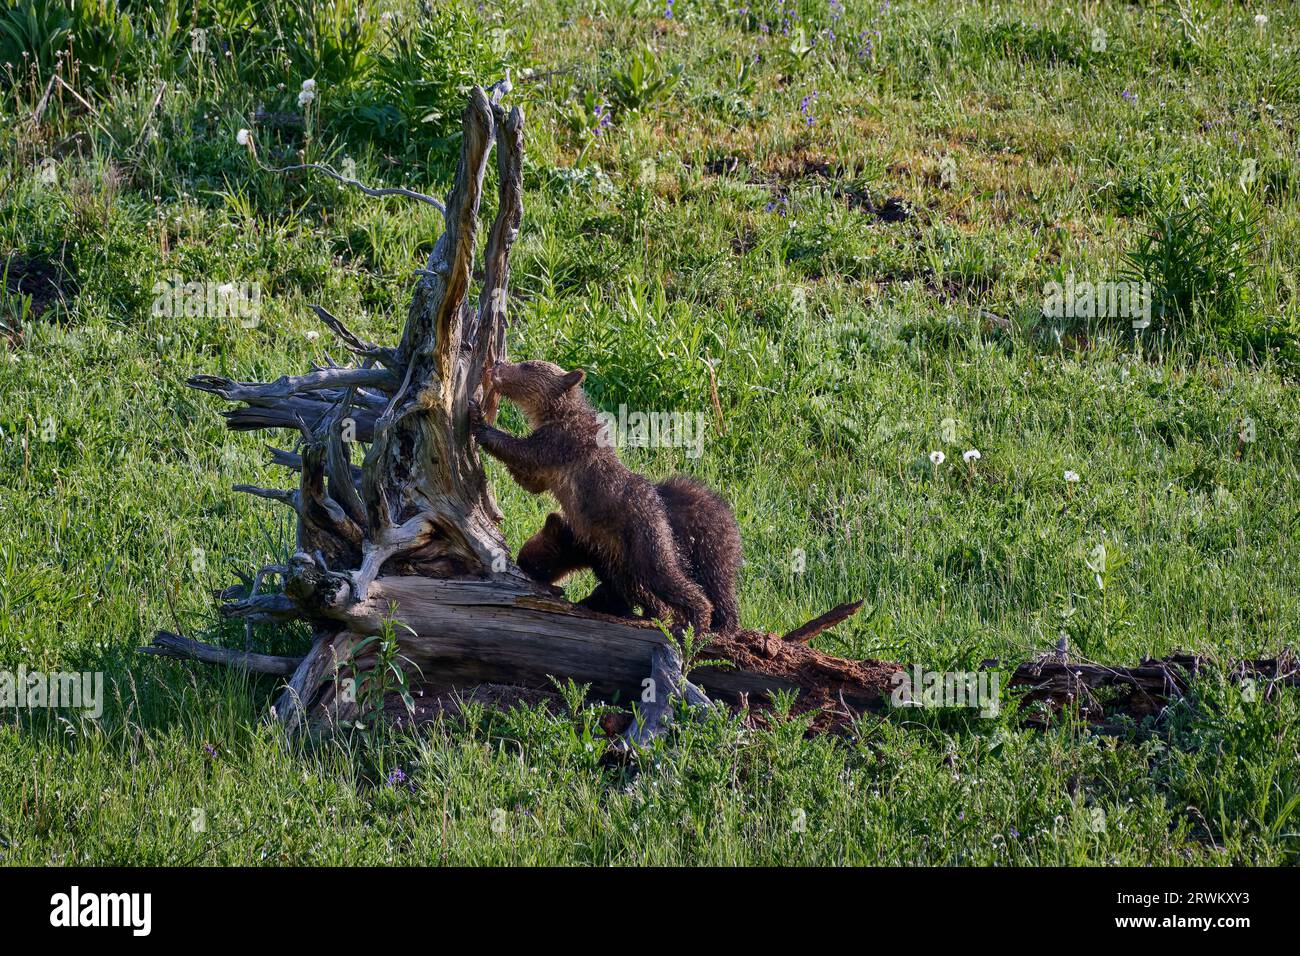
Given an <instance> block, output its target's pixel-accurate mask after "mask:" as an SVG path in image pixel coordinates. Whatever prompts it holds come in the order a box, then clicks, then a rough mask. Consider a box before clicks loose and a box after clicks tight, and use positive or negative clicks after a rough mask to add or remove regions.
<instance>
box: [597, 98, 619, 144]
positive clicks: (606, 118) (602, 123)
mask: <svg viewBox="0 0 1300 956" xmlns="http://www.w3.org/2000/svg"><path fill="white" fill-rule="evenodd" d="M592 116H593V118H594V119H595V120H596V128H595V130H594V131H593V134H594V135H596V136H599V135H600V134H601V133H603V132H604V131H605V127H607V126H608V125H609V124H610V123H612V122H614V119H613V117H612V116H610V114H609V104H608V103H607V102H605V101H604V100H601V102H600V105H599V106H597V107H596V112H595V113H594V114H592Z"/></svg>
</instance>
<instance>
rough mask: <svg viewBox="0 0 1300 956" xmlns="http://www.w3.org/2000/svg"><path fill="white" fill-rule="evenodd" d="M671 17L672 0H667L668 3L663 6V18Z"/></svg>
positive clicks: (668, 18) (669, 18)
mask: <svg viewBox="0 0 1300 956" xmlns="http://www.w3.org/2000/svg"><path fill="white" fill-rule="evenodd" d="M672 18H673V0H668V5H667V6H666V7H664V19H665V20H671V19H672Z"/></svg>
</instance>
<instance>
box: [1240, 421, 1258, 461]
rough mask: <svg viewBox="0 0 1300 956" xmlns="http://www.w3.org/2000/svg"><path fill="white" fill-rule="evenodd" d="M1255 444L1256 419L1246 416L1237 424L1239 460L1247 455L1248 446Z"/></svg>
mask: <svg viewBox="0 0 1300 956" xmlns="http://www.w3.org/2000/svg"><path fill="white" fill-rule="evenodd" d="M1253 444H1255V419H1253V418H1251V417H1250V416H1246V417H1244V418H1242V419H1241V421H1239V422H1238V423H1237V460H1238V461H1240V460H1241V459H1242V458H1244V457H1245V455H1246V446H1247V445H1253Z"/></svg>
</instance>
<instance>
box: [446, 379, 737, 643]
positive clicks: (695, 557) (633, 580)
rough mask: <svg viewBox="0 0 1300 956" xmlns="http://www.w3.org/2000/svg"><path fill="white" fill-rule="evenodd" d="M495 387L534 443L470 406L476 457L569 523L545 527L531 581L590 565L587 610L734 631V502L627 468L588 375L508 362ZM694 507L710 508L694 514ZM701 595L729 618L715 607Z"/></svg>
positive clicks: (685, 482)
mask: <svg viewBox="0 0 1300 956" xmlns="http://www.w3.org/2000/svg"><path fill="white" fill-rule="evenodd" d="M486 377H487V384H488V385H489V387H492V388H494V389H495V390H496V391H498V392H499V393H500V394H501V395H502V396H504V397H505V398H508V399H509V400H510V401H512V402H514V403H515V404H516V405H517V406H518V407H519V409H520V411H522V412H523V414H524V417H525V418H527V420H528V424H529V425H530V426H531V427H532V429H533V431H532V432H531V433H530V434H529V435H528V436H527V437H526V438H518V437H516V436H514V435H511V434H509V433H507V432H504V431H501V430H500V429H497V428H493V427H492V426H490V425H488V424H486V422H484V421H483V416H482V412H481V410H480V409H479V407H478V405H477V404H474V403H471V405H470V427H471V429H472V431H473V433H474V436H475V438H476V439H477V440H478V442H479V445H480V446H481V447H482V448H483V449H484V450H485V451H486V452H487V453H488V454H490V455H492V456H493V457H494V458H497V459H498V460H500V461H501V462H502V464H504V465H505V466H506V469H507V470H508V471H509V472H510V474H511V475H512V476H513V477H514V479H515V480H516V481H517V482H519V484H520V485H521V486H522V487H523V488H525V489H526V490H528V491H532V492H535V493H541V492H543V491H549V492H551V494H553V495H554V496H555V498H556V500H557V501H558V502H559V504H560V507H561V509H562V510H563V517H562V518H561V517H560V516H558V515H552V516H551V518H548V519H547V526H546V528H544V529H543V530H542V531H541V532H539V533H538V535H537V536H536V537H535V538H534V539H533V541H530V542H529V544H528V545H526V546H525V551H524V552H521V561H523V562H524V563H528V561H529V558H528V555H529V553H530V552H531V554H532V557H533V558H535V559H536V560H535V561H532V563H534V564H536V565H537V568H536V570H535V572H534V573H536V574H539V575H540V576H542V577H543V578H544V579H545V578H549V579H550V580H555V579H556V578H558V577H561V576H563V574H565V573H567V572H568V571H571V570H574V569H576V568H578V567H584V566H586V565H588V564H590V565H591V567H592V568H593V570H594V571H595V572H596V574H597V576H598V577H599V578H600V579H601V582H602V588H600V589H597V593H595V594H593V595H592V597H591V598H589V599H588V603H589V606H595V607H598V608H599V609H601V610H607V611H610V612H613V613H618V612H621V611H623V610H626V609H629V608H631V607H632V606H635V605H640V606H641V607H642V608H643V609H644V610H645V612H646V614H647V615H648V616H651V617H658V618H665V619H666V618H669V617H671V618H672V620H673V621H674V623H676V624H678V625H679V626H682V625H691V626H693V627H694V628H695V630H696V631H697V632H703V631H707V630H711V629H717V630H731V629H732V628H734V626H735V616H736V610H735V585H734V580H735V572H736V570H737V568H738V567H739V564H740V537H739V534H738V533H737V532H736V529H735V520H734V518H732V516H731V512H730V509H728V508H727V507H726V504H725V502H721V499H719V498H717V496H716V495H713V493H712V492H710V491H709V490H708V489H707V488H704V487H703V486H701V485H699V484H698V483H696V482H693V481H691V480H690V479H684V478H675V479H670V480H669V482H665V483H664V484H663V485H661V486H659V487H656V486H655V485H654V484H652V483H651V482H650V481H648V480H647V479H645V478H643V477H642V476H641V475H638V474H636V473H635V472H633V471H631V470H629V469H628V468H627V467H626V466H625V465H624V464H623V463H622V462H621V461H619V458H618V455H617V454H616V453H615V451H614V448H613V447H612V444H613V443H612V442H610V441H609V440H608V436H605V435H602V425H601V423H600V421H599V420H598V419H597V417H596V413H595V410H594V409H593V408H592V407H591V405H590V404H589V403H588V401H587V398H586V396H585V394H584V393H583V391H582V388H581V387H580V385H581V383H582V381H583V379H584V378H585V377H586V376H585V373H583V372H582V371H581V370H577V371H572V372H566V371H565V370H564V369H562V368H560V367H559V366H558V365H553V364H552V363H550V362H540V361H531V362H519V363H509V362H502V363H498V364H497V365H495V366H494V367H492V368H491V369H489V371H488V373H487V376H486ZM670 483H672V484H670ZM679 485H680V487H679ZM665 486H667V487H665ZM676 499H681V503H684V504H685V505H686V512H685V513H684V514H682V515H676V513H675V512H674V516H676V518H677V520H675V521H674V520H673V516H670V512H669V506H670V504H672V503H674V501H675V500H676ZM694 502H699V503H700V504H701V505H704V504H708V505H709V507H708V508H703V507H702V508H698V509H695V510H692V509H691V507H690V506H691V504H692V503H694ZM719 508H720V510H719ZM718 524H721V525H722V526H721V527H714V528H710V527H709V525H718ZM677 526H680V527H677ZM711 532H714V533H711ZM683 539H685V540H683ZM699 565H704V567H703V568H701V567H699ZM525 570H527V568H525ZM719 576H720V577H721V578H722V586H721V587H719V586H718V583H717V579H718V578H719ZM701 584H706V586H707V591H708V592H711V593H714V594H716V595H717V597H716V598H715V601H716V602H717V604H719V605H721V606H717V607H715V601H711V600H710V597H709V593H706V588H702V587H701ZM602 590H603V591H605V593H601V592H602ZM609 591H612V592H613V593H612V594H611V593H608V592H609ZM593 602H594V603H593Z"/></svg>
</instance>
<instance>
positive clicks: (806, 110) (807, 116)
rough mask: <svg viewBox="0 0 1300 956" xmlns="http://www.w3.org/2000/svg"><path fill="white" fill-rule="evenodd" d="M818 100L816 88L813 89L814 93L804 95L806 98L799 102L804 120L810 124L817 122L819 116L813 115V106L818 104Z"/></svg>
mask: <svg viewBox="0 0 1300 956" xmlns="http://www.w3.org/2000/svg"><path fill="white" fill-rule="evenodd" d="M816 102H817V91H816V90H813V91H812V93H809V94H807V95H806V96H804V98H803V99H802V100H801V101H800V102H799V112H801V113H802V114H803V118H804V121H805V122H806V123H807V124H808V125H809V126H812V125H813V124H814V123H815V122H817V117H815V116H814V115H813V106H814V105H815V104H816Z"/></svg>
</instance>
